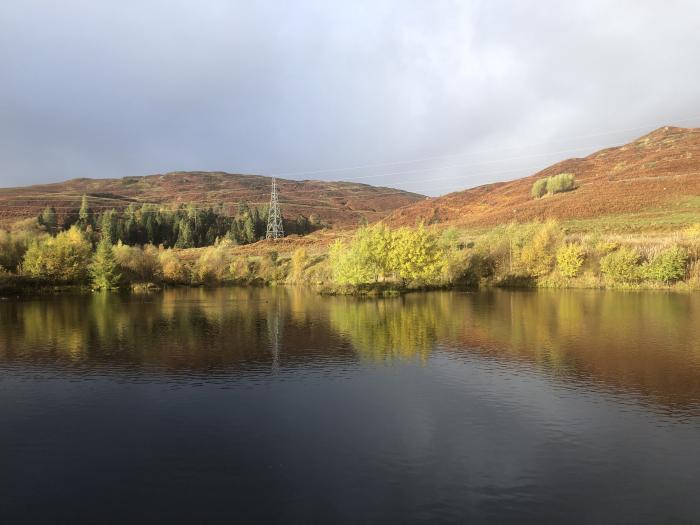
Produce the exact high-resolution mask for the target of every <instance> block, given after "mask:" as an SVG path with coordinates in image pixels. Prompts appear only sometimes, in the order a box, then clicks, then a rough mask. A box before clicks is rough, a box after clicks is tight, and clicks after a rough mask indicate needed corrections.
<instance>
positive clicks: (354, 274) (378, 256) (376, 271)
mask: <svg viewBox="0 0 700 525" xmlns="http://www.w3.org/2000/svg"><path fill="white" fill-rule="evenodd" d="M391 243H392V234H391V231H389V230H388V229H387V228H386V227H385V226H384V225H383V224H375V225H374V226H368V227H362V228H360V229H358V230H357V232H356V233H355V236H354V237H353V238H352V240H351V241H350V243H349V244H345V243H344V242H342V241H340V240H338V241H336V242H335V243H334V244H333V245H332V246H331V250H330V263H331V268H332V271H333V280H334V281H335V282H336V283H337V284H350V285H358V284H367V283H375V282H377V281H380V280H383V279H384V278H385V277H386V275H387V274H389V273H391V267H390V266H389V265H388V258H389V253H390V251H391Z"/></svg>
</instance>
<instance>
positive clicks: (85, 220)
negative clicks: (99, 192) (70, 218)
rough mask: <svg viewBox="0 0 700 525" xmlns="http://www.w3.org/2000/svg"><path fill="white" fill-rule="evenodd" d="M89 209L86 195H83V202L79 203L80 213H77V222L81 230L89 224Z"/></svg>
mask: <svg viewBox="0 0 700 525" xmlns="http://www.w3.org/2000/svg"><path fill="white" fill-rule="evenodd" d="M89 221H90V208H89V206H88V199H87V195H83V200H82V202H81V203H80V211H79V212H78V222H79V223H80V228H81V229H82V230H85V229H87V227H88V224H89V223H90V222H89Z"/></svg>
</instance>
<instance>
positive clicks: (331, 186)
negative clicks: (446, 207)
mask: <svg viewBox="0 0 700 525" xmlns="http://www.w3.org/2000/svg"><path fill="white" fill-rule="evenodd" d="M277 181H278V188H279V191H280V202H281V205H282V213H283V215H284V216H285V217H286V218H290V219H294V218H296V217H297V216H298V215H300V214H301V215H305V216H306V217H309V216H311V215H312V214H315V215H316V216H318V218H319V219H320V220H322V221H325V222H327V223H329V224H333V225H336V226H340V227H344V226H353V225H356V224H358V223H359V222H361V220H362V219H363V218H364V219H366V220H367V221H369V222H372V221H376V220H379V219H382V218H384V217H385V216H386V215H387V214H388V213H390V212H391V211H393V210H395V209H397V208H399V207H401V206H406V205H408V204H411V203H414V202H416V201H419V200H422V199H424V198H425V197H424V196H422V195H418V194H416V193H410V192H407V191H402V190H397V189H392V188H385V187H376V186H370V185H367V184H357V183H349V182H325V181H317V180H303V181H295V180H286V179H277ZM270 183H271V179H270V178H269V177H263V176H258V175H236V174H229V173H219V172H174V173H167V174H164V175H149V176H143V177H125V178H122V179H86V178H82V179H73V180H69V181H66V182H61V183H57V184H43V185H38V186H28V187H21V188H5V189H3V188H0V221H1V222H4V223H9V222H14V221H17V220H20V219H23V218H27V217H35V216H37V215H38V214H39V213H40V212H41V211H42V210H43V209H44V208H45V207H46V206H49V205H50V206H54V207H55V208H56V210H57V212H58V214H59V216H61V215H62V214H65V213H68V212H70V211H71V210H76V209H77V208H79V207H80V200H81V197H82V195H83V194H86V195H87V196H88V198H89V201H90V206H91V208H92V209H93V210H95V211H96V212H97V211H101V210H105V209H111V208H115V209H117V210H120V209H124V208H125V207H127V206H128V205H129V204H132V203H134V204H136V205H141V204H143V203H156V204H164V205H177V204H185V203H194V204H197V205H203V206H215V205H218V204H220V203H221V204H223V205H224V209H225V210H226V211H227V212H230V213H232V212H233V211H234V210H235V207H236V205H237V203H238V202H240V201H246V202H248V203H249V204H251V205H257V206H263V205H266V204H267V203H268V202H269V195H270Z"/></svg>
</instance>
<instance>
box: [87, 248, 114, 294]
mask: <svg viewBox="0 0 700 525" xmlns="http://www.w3.org/2000/svg"><path fill="white" fill-rule="evenodd" d="M90 277H91V279H92V287H93V288H94V289H95V290H113V289H115V288H118V287H119V281H120V279H121V274H120V273H118V270H117V261H116V260H115V258H114V251H113V250H112V243H111V242H110V240H109V237H104V238H103V239H102V240H101V241H100V244H98V245H97V250H96V251H95V256H94V257H93V259H92V264H91V265H90Z"/></svg>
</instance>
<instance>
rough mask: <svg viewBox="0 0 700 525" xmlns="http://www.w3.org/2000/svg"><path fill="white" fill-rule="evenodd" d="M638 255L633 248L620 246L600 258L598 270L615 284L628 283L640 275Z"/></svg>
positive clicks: (637, 279)
mask: <svg viewBox="0 0 700 525" xmlns="http://www.w3.org/2000/svg"><path fill="white" fill-rule="evenodd" d="M639 261H640V255H639V252H638V251H637V250H636V249H635V248H627V247H622V248H620V249H619V250H616V251H614V252H612V253H609V254H607V255H605V256H604V257H603V258H602V259H601V260H600V271H601V272H602V273H603V274H604V275H605V276H606V277H607V278H608V279H609V280H610V281H611V282H612V283H615V284H630V283H634V282H637V281H639V280H640V279H641V277H642V272H641V268H640V266H639Z"/></svg>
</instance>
